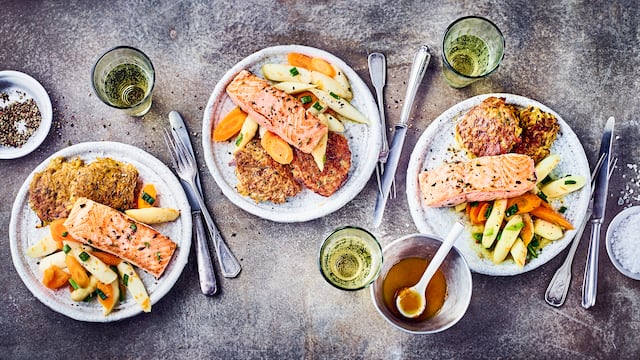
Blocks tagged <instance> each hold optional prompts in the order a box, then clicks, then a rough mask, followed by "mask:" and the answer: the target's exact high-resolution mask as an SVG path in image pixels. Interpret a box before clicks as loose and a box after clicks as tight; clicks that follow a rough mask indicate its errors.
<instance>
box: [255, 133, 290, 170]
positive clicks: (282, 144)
mask: <svg viewBox="0 0 640 360" xmlns="http://www.w3.org/2000/svg"><path fill="white" fill-rule="evenodd" d="M260 144H262V147H263V148H264V149H265V150H266V151H267V153H268V154H269V155H271V157H272V158H273V160H275V161H277V162H279V163H280V164H290V163H291V161H293V149H292V148H291V145H289V143H287V142H286V141H284V140H283V139H282V138H281V137H280V136H278V135H276V134H274V133H272V132H271V131H267V132H265V133H264V135H262V139H260Z"/></svg>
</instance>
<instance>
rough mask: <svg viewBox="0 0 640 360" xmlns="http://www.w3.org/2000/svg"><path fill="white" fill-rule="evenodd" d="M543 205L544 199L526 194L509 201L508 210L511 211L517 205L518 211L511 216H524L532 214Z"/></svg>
mask: <svg viewBox="0 0 640 360" xmlns="http://www.w3.org/2000/svg"><path fill="white" fill-rule="evenodd" d="M541 203H542V199H541V198H540V197H539V196H538V195H535V194H532V193H525V194H522V195H520V196H516V197H514V198H510V199H507V209H511V208H512V206H514V205H516V206H517V207H518V210H517V211H516V212H514V213H513V214H511V215H515V214H524V213H528V212H531V211H532V210H533V209H535V208H537V207H538V206H540V205H541Z"/></svg>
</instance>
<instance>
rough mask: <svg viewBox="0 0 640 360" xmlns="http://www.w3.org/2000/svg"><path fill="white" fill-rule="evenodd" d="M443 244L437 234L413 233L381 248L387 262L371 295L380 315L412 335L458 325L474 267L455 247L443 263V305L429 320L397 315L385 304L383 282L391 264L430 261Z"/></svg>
mask: <svg viewBox="0 0 640 360" xmlns="http://www.w3.org/2000/svg"><path fill="white" fill-rule="evenodd" d="M441 243H442V239H440V238H439V237H436V236H431V235H424V234H411V235H407V236H404V237H401V238H399V239H397V240H395V241H393V242H392V243H390V244H389V245H387V246H385V247H384V249H383V250H382V255H383V257H384V259H385V261H384V263H383V266H382V269H381V270H380V275H379V276H378V278H377V279H376V280H375V281H374V282H373V284H372V286H371V298H372V300H373V303H374V305H375V307H376V309H377V310H378V312H379V313H380V315H382V317H383V318H384V319H385V320H387V321H388V322H389V323H390V324H391V325H393V326H394V327H396V328H398V329H400V330H402V331H405V332H408V333H413V334H432V333H437V332H440V331H444V330H446V329H448V328H450V327H451V326H453V325H454V324H456V323H457V322H458V321H459V320H460V319H461V318H462V316H463V315H464V314H465V312H466V311H467V308H468V307H469V303H470V301H471V291H472V281H471V270H469V266H468V264H467V262H466V261H465V259H464V257H463V256H462V255H461V254H460V252H459V251H458V249H456V248H455V247H453V248H452V249H451V251H450V252H449V254H448V255H447V257H446V258H445V259H444V261H443V263H442V265H440V270H442V272H443V273H444V276H445V280H446V284H447V293H446V297H445V301H444V304H443V305H442V308H441V309H440V310H439V311H438V312H437V313H436V314H435V315H434V316H433V317H430V318H428V319H426V320H415V319H408V318H405V317H403V316H401V315H397V314H396V312H395V311H391V309H389V307H388V306H387V305H386V304H385V301H384V293H383V284H384V281H385V278H386V277H387V274H388V272H389V270H390V269H391V267H393V266H394V265H395V264H397V263H398V262H399V261H400V260H402V259H406V258H412V257H417V258H423V259H428V260H431V258H433V255H434V254H435V253H436V251H437V250H438V248H439V247H440V244H441Z"/></svg>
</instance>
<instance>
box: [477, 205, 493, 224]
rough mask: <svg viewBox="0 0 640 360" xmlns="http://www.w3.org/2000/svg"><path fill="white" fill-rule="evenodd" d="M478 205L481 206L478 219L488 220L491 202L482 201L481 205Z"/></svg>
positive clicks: (481, 220)
mask: <svg viewBox="0 0 640 360" xmlns="http://www.w3.org/2000/svg"><path fill="white" fill-rule="evenodd" d="M478 207H479V208H480V211H478V221H480V222H481V223H483V222H486V221H487V218H488V214H487V213H488V212H489V208H490V207H491V203H490V202H486V201H483V202H481V203H480V205H478Z"/></svg>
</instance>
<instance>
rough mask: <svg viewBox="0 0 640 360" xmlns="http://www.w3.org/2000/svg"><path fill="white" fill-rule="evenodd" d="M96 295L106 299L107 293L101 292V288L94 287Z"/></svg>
mask: <svg viewBox="0 0 640 360" xmlns="http://www.w3.org/2000/svg"><path fill="white" fill-rule="evenodd" d="M96 295H98V296H100V299H102V300H107V298H108V296H107V294H105V293H103V292H102V290H100V289H96Z"/></svg>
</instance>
